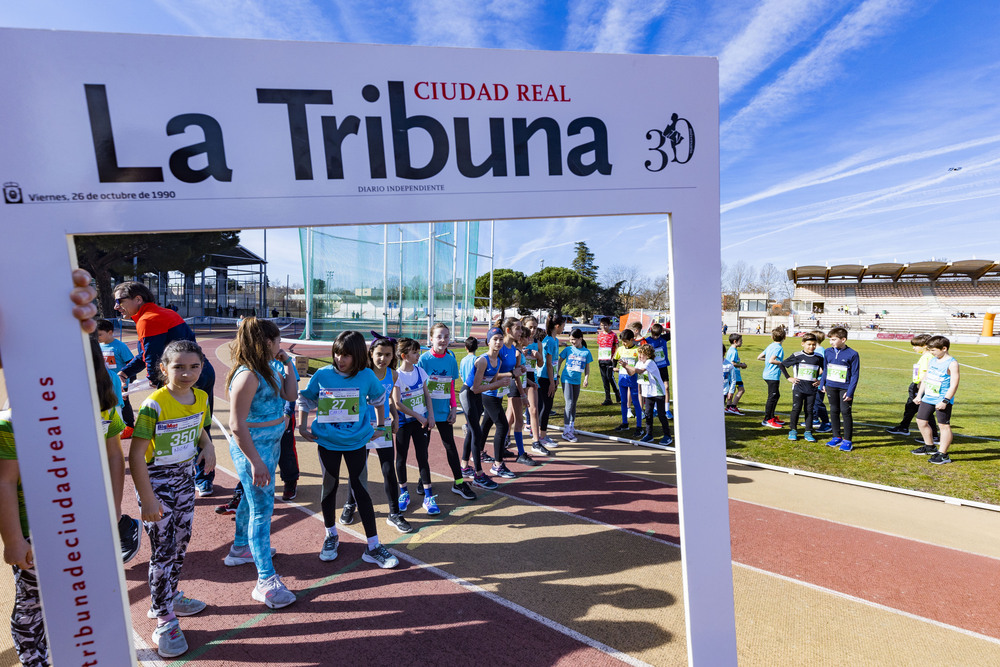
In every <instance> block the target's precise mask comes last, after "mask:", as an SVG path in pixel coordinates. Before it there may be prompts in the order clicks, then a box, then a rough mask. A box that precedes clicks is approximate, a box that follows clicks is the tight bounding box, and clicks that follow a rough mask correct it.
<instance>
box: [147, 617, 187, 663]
mask: <svg viewBox="0 0 1000 667" xmlns="http://www.w3.org/2000/svg"><path fill="white" fill-rule="evenodd" d="M153 643H154V644H156V652H157V653H159V654H160V655H161V656H162V657H164V658H176V657H177V656H179V655H184V654H185V653H187V650H188V643H187V640H186V639H184V633H183V632H181V624H180V623H179V622H178V621H177V619H176V618H175V619H174V620H172V621H170V622H169V623H167V624H166V625H160V626H157V628H156V629H155V630H153Z"/></svg>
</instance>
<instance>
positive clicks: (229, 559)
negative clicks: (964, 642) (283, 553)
mask: <svg viewBox="0 0 1000 667" xmlns="http://www.w3.org/2000/svg"><path fill="white" fill-rule="evenodd" d="M276 553H278V550H277V549H275V548H274V547H271V556H274V554H276ZM222 562H223V563H225V564H226V565H228V566H229V567H236V566H237V565H246V564H248V563H252V562H253V554H251V553H250V545H249V544H248V545H246V546H245V547H237V546H236V545H235V544H234V545H233V546H231V547H229V553H228V554H226V557H225V558H224V559H223V560H222Z"/></svg>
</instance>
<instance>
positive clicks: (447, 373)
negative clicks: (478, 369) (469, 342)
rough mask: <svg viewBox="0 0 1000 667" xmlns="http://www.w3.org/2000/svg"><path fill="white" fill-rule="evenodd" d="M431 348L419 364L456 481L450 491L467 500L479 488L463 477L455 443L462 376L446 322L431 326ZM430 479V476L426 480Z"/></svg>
mask: <svg viewBox="0 0 1000 667" xmlns="http://www.w3.org/2000/svg"><path fill="white" fill-rule="evenodd" d="M430 342H431V349H429V350H427V351H426V352H424V353H423V354H421V355H420V358H419V359H418V360H417V366H418V367H419V368H422V369H423V370H424V371H426V372H427V376H428V379H427V389H428V393H429V395H430V398H431V406H432V407H433V411H434V424H435V425H436V426H437V430H438V434H439V435H440V436H441V443H442V444H443V445H444V453H445V456H446V457H447V458H448V467H449V468H451V476H452V479H454V480H455V481H454V482H453V483H452V485H451V492H452V493H454V494H455V495H458V496H461V497H462V498H464V499H465V500H475V499H476V492H475V491H473V490H472V489H470V488H469V485H468V484H466V483H465V478H463V477H462V465H461V463H460V462H459V458H458V450H457V449H456V447H455V429H454V424H455V419H456V417H457V416H458V400H457V396H456V395H455V380H456V379H457V378H458V377H459V374H458V361H456V360H455V355H454V354H452V352H451V350H449V349H448V344H449V343H451V330H450V329H449V328H448V326H447V325H446V324H444V323H443V322H435V323H434V326H432V327H431V341H430ZM426 481H427V482H430V479H428V480H426Z"/></svg>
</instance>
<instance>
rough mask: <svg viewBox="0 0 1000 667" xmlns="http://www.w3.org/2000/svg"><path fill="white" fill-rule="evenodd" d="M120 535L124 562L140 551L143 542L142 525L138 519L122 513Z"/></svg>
mask: <svg viewBox="0 0 1000 667" xmlns="http://www.w3.org/2000/svg"><path fill="white" fill-rule="evenodd" d="M118 536H119V537H120V538H121V549H122V563H127V562H129V561H130V560H132V559H133V558H135V555H136V554H137V553H139V545H140V544H141V543H142V526H141V524H140V523H139V520H138V519H133V518H132V517H130V516H129V515H128V514H122V518H120V519H118Z"/></svg>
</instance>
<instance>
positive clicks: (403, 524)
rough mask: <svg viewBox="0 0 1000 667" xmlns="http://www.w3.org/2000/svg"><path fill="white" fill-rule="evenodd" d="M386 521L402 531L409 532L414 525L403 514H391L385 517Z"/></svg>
mask: <svg viewBox="0 0 1000 667" xmlns="http://www.w3.org/2000/svg"><path fill="white" fill-rule="evenodd" d="M385 522H386V523H387V524H389V525H390V526H392V527H393V528H395V529H396V530H398V531H399V532H401V533H409V532H410V531H412V530H413V526H411V525H410V522H409V521H407V520H406V519H404V518H403V515H402V514H390V515H389V516H387V517H386V518H385Z"/></svg>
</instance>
